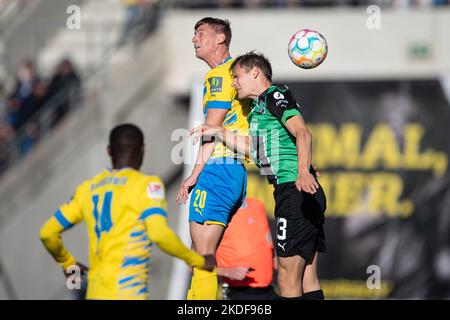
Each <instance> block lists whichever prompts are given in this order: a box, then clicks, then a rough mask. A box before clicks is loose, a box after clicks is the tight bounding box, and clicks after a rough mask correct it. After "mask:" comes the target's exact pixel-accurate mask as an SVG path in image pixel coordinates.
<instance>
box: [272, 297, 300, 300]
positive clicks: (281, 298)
mask: <svg viewBox="0 0 450 320" xmlns="http://www.w3.org/2000/svg"><path fill="white" fill-rule="evenodd" d="M278 300H303V296H298V297H289V298H287V297H282V296H279V297H278Z"/></svg>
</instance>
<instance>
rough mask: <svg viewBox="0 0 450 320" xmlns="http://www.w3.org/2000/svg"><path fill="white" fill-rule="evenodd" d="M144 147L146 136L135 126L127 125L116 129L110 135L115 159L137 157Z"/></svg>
mask: <svg viewBox="0 0 450 320" xmlns="http://www.w3.org/2000/svg"><path fill="white" fill-rule="evenodd" d="M143 145H144V134H143V133H142V131H141V129H139V128H138V127H137V126H135V125H134V124H130V123H125V124H120V125H118V126H116V127H114V128H113V129H112V130H111V132H110V134H109V147H110V148H111V156H112V157H113V158H117V157H121V156H135V155H136V154H138V153H140V152H141V148H142V146H143Z"/></svg>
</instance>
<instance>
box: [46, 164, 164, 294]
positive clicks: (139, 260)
mask: <svg viewBox="0 0 450 320" xmlns="http://www.w3.org/2000/svg"><path fill="white" fill-rule="evenodd" d="M155 214H157V215H163V216H166V200H165V195H164V185H163V184H162V182H161V180H160V179H159V178H158V177H156V176H147V175H144V174H142V173H140V172H139V171H136V170H134V169H131V168H125V169H122V170H114V171H110V170H105V171H104V172H102V173H100V174H99V175H97V176H95V177H94V178H92V179H90V180H87V181H85V182H84V183H83V184H81V185H80V186H79V187H78V188H77V190H76V192H75V194H74V196H73V198H72V199H71V200H70V201H69V202H68V203H66V204H64V205H62V206H61V207H60V208H59V210H58V211H57V212H56V213H55V215H54V217H55V218H56V220H57V221H58V222H59V223H60V224H61V225H62V226H63V227H64V229H67V228H69V227H71V226H72V225H74V224H76V223H78V222H80V221H82V220H84V222H85V223H86V227H87V230H88V235H89V264H90V269H89V274H88V290H87V298H88V299H146V298H147V296H148V291H147V290H148V289H147V286H148V263H149V261H150V256H151V251H152V250H151V249H152V245H153V243H152V241H151V239H150V238H149V236H148V233H147V230H146V224H145V220H146V218H148V217H150V216H152V215H155Z"/></svg>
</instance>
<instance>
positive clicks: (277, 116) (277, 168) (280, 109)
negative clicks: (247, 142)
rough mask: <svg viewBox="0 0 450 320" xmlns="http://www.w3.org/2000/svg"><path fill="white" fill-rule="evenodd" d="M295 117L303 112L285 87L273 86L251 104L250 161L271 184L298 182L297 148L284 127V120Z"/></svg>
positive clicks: (249, 118) (293, 139)
mask: <svg viewBox="0 0 450 320" xmlns="http://www.w3.org/2000/svg"><path fill="white" fill-rule="evenodd" d="M296 115H300V116H301V115H302V112H301V110H300V107H299V106H298V104H297V102H296V101H295V99H294V98H293V97H292V95H291V93H290V92H289V88H288V87H287V86H284V85H272V86H271V87H269V88H268V89H267V90H266V91H264V92H263V93H262V94H261V95H260V96H259V97H258V98H257V99H256V100H254V101H253V102H252V104H251V112H250V114H249V115H248V117H247V119H248V123H249V126H250V129H249V135H250V137H251V158H252V160H253V161H254V162H255V163H256V165H257V166H258V167H260V169H261V174H262V175H266V176H267V179H268V180H269V182H270V183H272V184H274V185H277V184H280V183H285V182H292V181H295V180H297V176H298V156H297V146H296V143H295V137H294V136H292V135H291V134H290V133H289V131H288V129H287V128H286V121H287V120H288V119H289V118H290V117H293V116H296Z"/></svg>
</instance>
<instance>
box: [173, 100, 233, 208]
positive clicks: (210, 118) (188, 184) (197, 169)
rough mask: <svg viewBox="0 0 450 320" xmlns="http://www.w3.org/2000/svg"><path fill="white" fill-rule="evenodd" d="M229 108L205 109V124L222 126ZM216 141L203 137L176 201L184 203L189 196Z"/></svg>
mask: <svg viewBox="0 0 450 320" xmlns="http://www.w3.org/2000/svg"><path fill="white" fill-rule="evenodd" d="M228 110H229V109H222V108H211V109H208V110H207V113H206V118H205V124H206V125H210V126H215V127H222V123H223V120H224V119H225V116H226V114H227V112H228ZM215 145H216V141H214V139H203V140H202V144H201V145H200V148H199V150H198V155H197V161H196V162H195V166H194V169H193V170H192V173H191V175H190V176H189V177H188V178H187V179H186V180H185V181H183V182H182V183H181V186H180V190H179V191H178V195H177V202H178V203H179V204H180V203H181V202H183V203H186V201H187V198H188V196H189V192H190V191H191V189H192V187H193V186H195V184H196V183H197V179H198V176H199V175H200V173H201V172H202V171H203V168H204V167H205V165H206V163H207V162H208V160H209V158H210V157H211V154H212V152H213V150H214V148H215Z"/></svg>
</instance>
